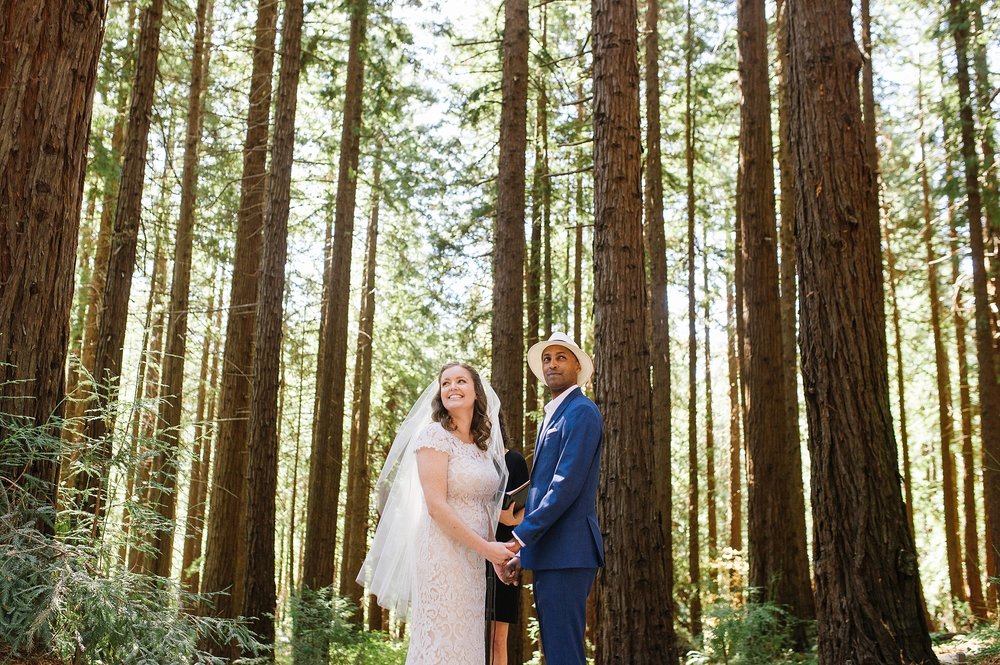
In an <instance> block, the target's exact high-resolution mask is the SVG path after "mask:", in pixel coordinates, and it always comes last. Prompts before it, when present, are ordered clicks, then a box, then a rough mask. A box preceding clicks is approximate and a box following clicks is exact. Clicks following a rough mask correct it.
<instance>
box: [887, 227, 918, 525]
mask: <svg viewBox="0 0 1000 665" xmlns="http://www.w3.org/2000/svg"><path fill="white" fill-rule="evenodd" d="M882 233H883V237H884V240H885V264H886V274H887V275H888V277H889V306H890V307H891V309H892V331H893V348H894V351H895V354H896V394H897V395H898V398H899V447H900V450H901V451H902V453H903V497H904V499H905V501H906V521H907V523H908V524H909V525H910V533H913V534H916V530H915V528H914V526H913V474H912V472H911V467H910V437H909V429H908V427H907V424H906V379H905V375H906V373H905V372H904V371H903V343H902V331H901V326H900V316H899V304H898V301H897V298H896V255H895V254H894V253H893V251H892V243H891V237H890V235H889V227H888V226H885V225H884V226H883V228H882Z"/></svg>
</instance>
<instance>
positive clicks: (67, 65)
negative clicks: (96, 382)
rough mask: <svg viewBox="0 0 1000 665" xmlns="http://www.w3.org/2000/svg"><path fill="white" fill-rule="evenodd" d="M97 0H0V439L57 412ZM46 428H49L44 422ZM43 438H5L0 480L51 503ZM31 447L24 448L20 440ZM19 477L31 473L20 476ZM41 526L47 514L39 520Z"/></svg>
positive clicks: (96, 53)
mask: <svg viewBox="0 0 1000 665" xmlns="http://www.w3.org/2000/svg"><path fill="white" fill-rule="evenodd" d="M106 14H107V3H106V2H104V1H103V0H97V1H96V2H94V1H90V2H69V3H67V2H51V1H46V2H29V3H25V2H20V0H2V1H0V34H3V35H5V36H16V39H14V38H5V39H2V40H0V126H2V127H3V131H2V132H0V173H3V177H0V413H3V414H6V416H8V417H10V418H11V419H10V420H7V419H6V418H5V419H4V420H3V421H0V440H6V439H8V437H14V435H15V432H16V431H17V429H19V428H20V427H43V426H46V425H48V423H49V420H50V418H51V417H52V416H56V417H60V416H61V415H62V405H61V404H62V398H63V391H64V389H65V374H64V371H63V369H64V367H65V364H66V348H67V341H68V336H69V313H70V308H71V307H72V304H73V282H74V271H73V268H74V265H75V263H76V245H77V235H78V231H79V226H80V208H81V201H82V198H83V177H84V170H85V165H86V158H87V139H88V135H89V132H90V117H91V111H92V109H93V99H94V88H95V84H96V80H97V65H98V61H99V57H100V51H101V44H102V40H103V36H104V21H105V17H106ZM49 434H52V435H56V434H57V432H54V431H53V432H49ZM49 441H51V443H52V446H53V447H52V448H49V449H45V450H35V449H33V448H34V446H36V445H37V444H38V441H37V440H34V441H28V440H16V445H17V447H18V448H19V449H20V451H21V452H22V453H23V456H21V457H20V458H18V459H11V458H7V459H5V460H4V461H3V462H2V463H0V482H2V483H3V484H4V485H5V486H6V487H7V488H8V490H9V488H10V483H13V484H14V485H17V486H18V488H19V489H20V490H21V491H25V492H27V493H30V494H31V495H32V496H33V498H34V499H35V500H37V501H38V502H39V503H41V504H43V505H44V504H47V505H49V506H53V505H54V504H55V500H56V484H57V481H58V479H59V457H58V455H59V450H58V444H57V442H58V436H54V437H53V438H52V439H49ZM29 446H30V447H29ZM25 476H30V477H34V478H36V479H37V481H38V482H37V483H36V484H34V485H29V483H28V482H27V481H26V479H25ZM37 526H38V527H39V528H41V529H42V530H43V531H46V532H49V533H51V532H52V526H53V525H52V524H51V523H47V522H44V521H43V520H41V519H40V520H39V522H38V525H37Z"/></svg>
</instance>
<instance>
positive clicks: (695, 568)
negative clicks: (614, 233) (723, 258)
mask: <svg viewBox="0 0 1000 665" xmlns="http://www.w3.org/2000/svg"><path fill="white" fill-rule="evenodd" d="M686 21H687V33H686V38H685V42H684V52H685V60H684V91H685V94H684V100H685V102H684V104H685V106H684V160H685V164H686V167H687V232H688V249H687V274H688V281H687V287H688V502H687V503H688V505H687V508H688V525H687V526H688V577H689V580H690V583H691V596H690V608H689V611H690V613H691V620H690V624H689V628H690V630H691V634H692V635H700V634H701V553H700V547H699V544H698V541H699V538H698V536H699V529H700V528H701V524H700V523H699V522H698V373H697V368H698V336H697V333H696V332H695V329H696V324H697V321H696V315H695V311H696V310H695V290H694V217H695V201H694V100H693V99H692V97H691V95H692V91H691V82H692V76H693V72H692V66H693V62H694V32H693V28H692V21H691V0H688V3H687V10H686Z"/></svg>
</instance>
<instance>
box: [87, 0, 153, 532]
mask: <svg viewBox="0 0 1000 665" xmlns="http://www.w3.org/2000/svg"><path fill="white" fill-rule="evenodd" d="M162 18H163V0H152V1H151V2H150V3H149V5H147V6H146V8H145V9H144V10H143V11H142V16H141V18H140V20H139V23H140V26H141V27H140V29H139V41H138V49H139V56H138V60H137V62H136V68H135V79H134V81H133V84H132V98H131V101H130V102H129V113H128V129H127V130H126V132H125V153H124V158H123V161H122V179H121V189H120V190H119V192H118V206H117V208H116V209H115V224H114V227H113V230H112V235H111V250H110V258H109V261H108V272H107V283H106V284H105V287H104V298H103V306H104V309H103V311H102V312H101V314H100V325H99V327H98V334H97V348H96V352H95V356H94V372H93V374H94V379H95V380H96V381H98V382H100V383H101V384H102V386H103V387H102V388H101V389H99V390H98V405H99V406H100V407H102V408H103V407H108V406H109V405H110V404H112V402H113V397H112V395H111V393H112V392H114V391H116V390H117V387H118V385H119V378H120V377H119V375H120V374H121V363H122V347H123V344H124V342H125V324H126V318H127V316H128V302H129V295H130V293H131V291H132V273H133V269H134V267H135V265H134V264H135V255H136V245H137V243H138V241H139V224H140V220H141V215H142V189H143V185H144V181H145V173H146V149H147V147H148V144H149V141H148V139H149V126H150V120H151V116H152V108H153V94H154V91H155V87H156V72H157V64H156V63H157V59H158V58H159V53H160V24H161V22H162ZM113 426H114V423H113V422H110V421H109V420H106V419H105V418H104V417H95V418H91V419H90V420H88V421H87V427H86V433H87V436H88V438H89V439H90V441H91V442H92V444H93V445H97V446H99V451H98V464H97V466H98V470H97V473H91V472H89V471H86V470H84V471H81V473H80V476H79V477H78V479H77V487H78V488H79V489H81V490H83V491H84V492H85V494H84V507H85V510H87V512H90V513H92V514H93V516H94V520H95V521H96V522H97V523H100V521H101V519H102V515H103V512H104V510H105V508H106V506H105V505H104V503H105V500H104V495H105V494H106V492H107V483H108V472H109V464H110V462H111V437H110V436H109V430H111V429H112V428H113Z"/></svg>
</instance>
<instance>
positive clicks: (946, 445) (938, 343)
mask: <svg viewBox="0 0 1000 665" xmlns="http://www.w3.org/2000/svg"><path fill="white" fill-rule="evenodd" d="M917 102H918V105H919V107H920V188H921V193H922V197H923V213H924V230H923V241H924V249H925V251H926V256H927V295H928V298H929V300H930V318H931V330H932V332H933V336H934V366H935V369H936V370H937V371H936V372H935V374H936V377H937V392H938V433H939V435H940V437H941V477H942V487H941V490H942V498H943V500H944V531H945V534H944V535H945V551H946V553H947V559H948V581H949V583H950V590H951V597H952V599H953V600H955V601H958V602H965V601H966V595H965V583H964V580H963V577H962V554H961V549H962V543H961V540H960V538H959V533H958V532H959V522H958V489H957V487H956V483H957V480H956V471H955V457H954V455H953V454H952V451H951V444H952V440H953V439H954V438H955V423H954V420H953V419H952V410H951V363H950V361H949V359H948V351H947V350H946V349H945V346H944V341H943V340H942V338H941V298H940V295H939V293H938V272H937V258H938V257H937V255H936V253H935V251H934V226H933V215H932V213H931V187H930V179H929V178H928V177H927V157H926V154H925V145H926V142H927V138H926V134H925V132H924V117H923V89H922V85H920V86H919V87H918V89H917Z"/></svg>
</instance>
